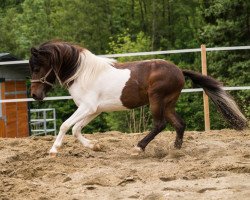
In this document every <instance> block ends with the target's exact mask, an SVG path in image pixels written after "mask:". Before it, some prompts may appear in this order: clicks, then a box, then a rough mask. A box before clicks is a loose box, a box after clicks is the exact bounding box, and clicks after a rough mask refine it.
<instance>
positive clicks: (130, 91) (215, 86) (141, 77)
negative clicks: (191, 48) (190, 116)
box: [29, 41, 247, 155]
mask: <svg viewBox="0 0 250 200" xmlns="http://www.w3.org/2000/svg"><path fill="white" fill-rule="evenodd" d="M29 63H30V69H31V75H32V79H31V95H32V97H33V98H34V99H36V100H43V98H44V97H45V94H46V92H47V91H49V90H50V89H51V88H52V86H53V85H54V83H55V82H56V80H58V82H59V83H60V84H61V85H62V86H65V87H67V89H68V91H69V93H70V94H71V96H72V97H73V100H74V102H75V104H76V105H77V106H78V109H77V110H76V111H75V112H74V114H73V115H72V116H71V117H70V118H69V119H67V120H66V121H65V122H64V123H63V124H62V125H61V127H60V131H59V134H58V136H57V138H56V140H55V142H54V144H53V146H52V148H51V150H50V154H51V155H56V154H57V151H58V148H59V147H60V146H61V145H62V140H63V137H64V135H65V133H66V132H67V131H68V130H69V129H70V127H72V126H73V128H72V134H73V135H74V136H75V137H76V138H77V139H78V140H79V141H80V142H81V143H82V144H83V146H85V147H89V148H92V149H97V148H99V146H98V145H97V144H96V142H93V141H91V140H88V139H86V138H85V137H84V136H83V135H82V134H81V129H82V128H83V127H84V126H86V125H87V124H88V123H89V122H90V121H91V120H93V119H94V118H95V117H96V116H98V115H99V114H100V113H101V112H104V111H105V112H108V111H117V110H126V109H132V108H136V107H139V106H143V105H146V104H149V105H150V110H151V113H152V117H153V123H154V126H153V129H152V130H151V131H150V133H149V134H148V135H147V136H146V137H144V138H143V139H142V140H141V141H140V142H139V143H138V144H137V146H136V147H135V149H136V150H137V151H138V152H140V151H143V150H145V147H146V146H147V145H148V143H149V142H150V141H151V140H153V139H154V137H155V136H156V135H157V134H158V133H160V132H161V131H162V130H163V129H164V128H165V127H166V123H167V122H168V123H170V124H171V125H172V126H173V127H174V128H175V130H176V133H177V134H176V140H175V143H174V146H175V148H177V149H179V148H181V146H182V141H183V134H184V130H185V122H184V121H183V120H182V119H181V117H180V116H178V115H177V113H176V112H175V104H176V102H177V99H178V97H179V95H180V93H181V90H182V88H183V86H184V83H185V78H184V77H185V76H186V77H189V78H190V79H191V80H192V81H193V82H194V83H195V84H197V85H200V86H201V87H202V88H203V89H204V91H205V92H206V94H207V95H208V96H209V97H210V98H211V100H212V101H213V102H214V103H215V105H216V106H217V108H218V110H219V111H220V112H221V113H222V115H223V117H224V118H225V119H226V120H227V121H228V122H229V123H230V124H231V125H232V126H233V127H234V128H236V129H243V128H245V127H246V126H247V119H246V118H245V117H244V115H243V114H242V113H241V111H240V110H239V108H238V107H237V105H236V103H235V102H234V100H233V99H232V97H230V96H229V95H228V94H227V93H226V92H225V91H224V90H223V89H222V85H221V84H220V83H219V82H218V81H216V80H215V79H213V78H211V77H208V76H203V75H201V74H199V73H196V72H193V71H189V70H181V69H179V68H178V67H177V66H175V65H174V64H172V63H170V62H167V61H165V60H145V61H138V62H128V63H117V62H116V61H115V60H113V59H108V58H104V57H98V56H96V55H94V54H92V53H91V52H90V51H88V50H87V49H84V48H81V47H79V46H76V45H72V44H69V43H67V42H57V41H51V42H47V43H44V44H42V45H40V46H39V47H38V48H31V58H30V61H29Z"/></svg>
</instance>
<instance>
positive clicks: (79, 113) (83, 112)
mask: <svg viewBox="0 0 250 200" xmlns="http://www.w3.org/2000/svg"><path fill="white" fill-rule="evenodd" d="M95 111H96V108H95V109H94V108H91V107H87V106H80V107H79V108H78V109H77V110H76V111H75V112H74V114H73V115H71V116H70V118H68V119H67V120H66V121H65V122H64V123H63V124H62V125H61V127H60V130H59V134H58V135H57V137H56V140H55V142H54V144H53V146H52V148H51V149H50V151H49V154H50V155H51V156H56V154H57V152H58V148H59V147H61V145H62V140H63V137H64V136H65V133H66V132H67V131H68V130H69V129H70V127H71V126H73V125H74V124H76V123H77V122H79V121H82V120H83V119H84V118H85V117H86V116H88V115H91V114H93V113H95Z"/></svg>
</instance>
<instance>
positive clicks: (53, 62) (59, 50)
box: [30, 41, 84, 84]
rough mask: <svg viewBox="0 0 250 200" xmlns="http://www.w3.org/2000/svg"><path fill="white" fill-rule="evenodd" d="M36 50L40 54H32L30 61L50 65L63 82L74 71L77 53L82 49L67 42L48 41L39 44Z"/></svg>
mask: <svg viewBox="0 0 250 200" xmlns="http://www.w3.org/2000/svg"><path fill="white" fill-rule="evenodd" d="M37 50H38V53H39V54H40V56H33V58H32V59H31V60H30V62H33V64H34V63H40V64H41V63H43V65H45V64H46V65H50V67H52V68H53V69H54V70H55V71H56V72H57V73H58V76H59V77H60V80H61V82H62V83H64V82H65V81H67V80H68V79H69V78H70V77H72V76H73V75H74V74H75V73H76V71H77V69H78V66H79V64H78V63H80V60H79V59H80V57H79V55H80V52H82V51H83V50H84V49H83V48H82V47H80V46H77V45H74V44H71V43H68V42H62V41H49V42H45V43H43V44H41V45H40V46H39V47H38V48H37ZM31 67H32V63H31ZM31 70H32V69H31ZM69 84H70V83H69Z"/></svg>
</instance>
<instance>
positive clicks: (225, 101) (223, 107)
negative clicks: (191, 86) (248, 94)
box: [183, 70, 247, 130]
mask: <svg viewBox="0 0 250 200" xmlns="http://www.w3.org/2000/svg"><path fill="white" fill-rule="evenodd" d="M183 74H184V76H187V77H189V78H190V79H191V80H192V81H193V82H194V83H195V84H197V85H200V86H201V87H202V88H203V89H204V91H205V93H206V94H207V95H208V96H209V97H210V98H211V100H212V101H213V102H214V104H215V105H216V107H217V108H218V110H219V111H220V112H221V114H222V115H223V117H224V118H225V119H226V120H227V121H228V122H229V123H230V124H231V125H232V126H233V127H234V128H235V129H239V130H242V129H244V128H246V127H247V119H246V118H245V116H244V115H243V114H242V113H241V111H240V109H239V108H238V106H237V104H236V103H235V101H234V100H233V98H232V97H231V96H230V95H229V94H227V93H226V92H225V91H224V90H223V89H222V84H221V83H220V82H218V81H217V80H215V79H213V78H211V77H209V76H203V75H202V74H200V73H196V72H194V71H189V70H183Z"/></svg>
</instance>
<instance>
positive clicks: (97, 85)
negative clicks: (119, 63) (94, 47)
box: [69, 50, 131, 112]
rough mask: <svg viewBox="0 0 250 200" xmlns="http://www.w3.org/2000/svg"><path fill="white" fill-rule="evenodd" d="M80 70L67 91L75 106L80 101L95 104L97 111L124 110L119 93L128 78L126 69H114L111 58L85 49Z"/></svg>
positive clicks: (128, 72)
mask: <svg viewBox="0 0 250 200" xmlns="http://www.w3.org/2000/svg"><path fill="white" fill-rule="evenodd" d="M82 54H83V55H81V58H82V59H81V64H80V68H81V69H80V70H78V75H77V78H76V79H75V80H74V83H73V84H72V85H71V86H70V88H69V92H70V94H71V96H72V97H73V99H74V101H75V103H76V105H77V106H79V105H81V104H82V103H87V104H91V106H97V111H98V112H103V111H116V110H124V109H126V107H124V106H123V105H122V102H121V99H120V97H121V94H122V90H123V88H124V87H125V85H126V82H127V81H128V80H129V78H130V74H131V71H130V70H128V69H116V68H115V67H113V64H114V63H115V62H116V61H115V60H113V59H109V58H103V57H99V56H96V55H94V54H92V53H91V52H90V51H88V50H85V51H84V52H83V53H82Z"/></svg>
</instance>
